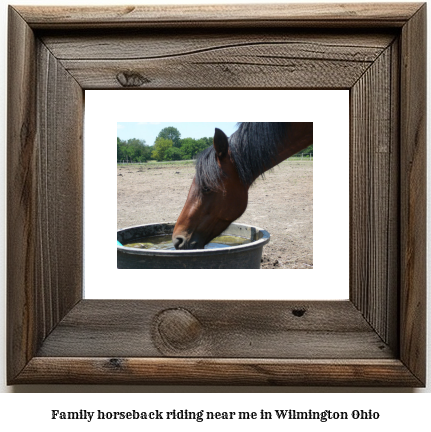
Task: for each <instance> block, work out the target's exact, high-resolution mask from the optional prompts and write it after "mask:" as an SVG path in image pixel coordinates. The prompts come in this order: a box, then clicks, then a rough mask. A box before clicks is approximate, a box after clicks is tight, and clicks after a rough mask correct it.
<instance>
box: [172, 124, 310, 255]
mask: <svg viewBox="0 0 431 432" xmlns="http://www.w3.org/2000/svg"><path fill="white" fill-rule="evenodd" d="M311 144H313V123H240V124H239V128H238V130H237V131H236V132H235V133H234V134H232V135H231V137H230V138H227V136H226V135H225V134H224V133H223V132H222V131H221V130H220V129H216V130H215V134H214V145H213V147H209V148H207V149H206V150H204V151H203V152H202V153H201V154H200V155H199V157H198V160H197V163H196V175H195V177H194V179H193V182H192V185H191V187H190V191H189V194H188V197H187V201H186V203H185V205H184V208H183V210H182V212H181V214H180V216H179V218H178V220H177V223H176V225H175V228H174V232H173V234H172V240H173V243H174V246H175V248H176V249H203V247H204V246H205V245H206V244H207V243H209V242H210V241H211V240H212V239H213V238H214V237H217V236H218V235H219V234H221V233H222V232H223V231H224V230H225V229H226V228H227V227H228V226H229V225H230V224H231V223H232V222H233V221H234V220H236V219H238V218H239V217H240V216H241V215H242V214H243V213H244V211H245V209H246V208H247V201H248V189H249V188H250V186H251V184H252V183H253V182H254V181H255V180H256V178H258V177H259V176H260V175H261V176H263V174H264V172H265V171H268V170H269V169H271V168H273V167H274V166H276V165H277V164H279V163H280V162H282V161H284V160H285V159H287V158H288V157H290V156H292V155H294V154H295V153H298V152H299V151H301V150H303V149H305V148H306V147H308V146H309V145H311Z"/></svg>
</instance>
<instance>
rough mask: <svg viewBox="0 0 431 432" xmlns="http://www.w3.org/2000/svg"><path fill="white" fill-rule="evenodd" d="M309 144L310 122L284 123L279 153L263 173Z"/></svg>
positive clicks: (310, 141)
mask: <svg viewBox="0 0 431 432" xmlns="http://www.w3.org/2000/svg"><path fill="white" fill-rule="evenodd" d="M311 144H313V123H312V122H301V123H299V122H297V123H295V122H292V123H286V133H285V139H284V140H283V142H282V143H281V144H280V149H279V153H278V155H277V156H276V157H275V159H274V160H273V161H272V162H271V164H270V165H269V166H268V167H266V166H265V168H264V172H265V171H268V170H270V169H271V168H274V167H275V166H276V165H278V164H279V163H281V162H283V161H284V160H286V159H288V158H290V157H291V156H293V155H294V154H296V153H298V152H300V151H301V150H304V149H306V148H307V147H308V146H309V145H311ZM257 177H259V176H256V178H257ZM256 178H255V180H256Z"/></svg>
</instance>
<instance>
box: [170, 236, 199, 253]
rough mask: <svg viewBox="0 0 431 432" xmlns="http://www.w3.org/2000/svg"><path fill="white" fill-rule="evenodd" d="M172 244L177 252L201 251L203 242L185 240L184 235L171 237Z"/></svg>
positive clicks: (195, 239)
mask: <svg viewBox="0 0 431 432" xmlns="http://www.w3.org/2000/svg"><path fill="white" fill-rule="evenodd" d="M172 242H173V244H174V246H175V249H177V250H189V249H203V248H204V246H205V242H204V241H202V240H200V239H199V238H193V237H191V238H187V237H185V236H184V235H175V234H174V235H172Z"/></svg>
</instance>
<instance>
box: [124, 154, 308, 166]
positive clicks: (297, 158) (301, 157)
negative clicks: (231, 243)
mask: <svg viewBox="0 0 431 432" xmlns="http://www.w3.org/2000/svg"><path fill="white" fill-rule="evenodd" d="M287 160H289V161H304V162H305V161H312V160H313V153H308V154H303V153H300V154H296V155H293V156H291V157H290V158H288V159H287ZM155 162H156V161H153V160H152V161H151V163H155ZM184 162H193V159H190V160H177V161H162V162H159V163H184ZM147 163H148V161H145V162H136V161H132V160H131V159H123V160H117V165H126V164H134V165H144V164H147Z"/></svg>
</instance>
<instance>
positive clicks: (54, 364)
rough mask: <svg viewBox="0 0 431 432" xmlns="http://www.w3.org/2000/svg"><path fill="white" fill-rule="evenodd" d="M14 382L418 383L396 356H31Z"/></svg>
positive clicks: (328, 384) (271, 384)
mask: <svg viewBox="0 0 431 432" xmlns="http://www.w3.org/2000/svg"><path fill="white" fill-rule="evenodd" d="M17 383H22V384H25V383H33V384H36V383H50V384H56V383H66V384H67V383H69V384H77V383H86V384H100V383H104V384H135V385H136V384H171V385H172V384H174V385H175V384H190V385H267V386H268V385H270V386H273V385H285V386H309V385H314V386H347V387H351V386H352V385H353V384H355V385H357V386H369V387H375V386H378V387H382V386H384V387H392V386H399V387H417V386H420V385H421V383H420V382H419V381H418V380H417V379H416V378H415V377H414V376H412V374H411V373H410V371H409V370H408V368H406V367H405V365H404V364H403V363H402V362H400V361H399V360H338V359H325V360H288V359H268V360H265V359H219V358H214V359H201V358H191V359H190V358H189V359H188V358H163V359H160V358H121V357H120V358H97V357H91V358H80V357H78V358H55V357H51V358H48V359H47V358H40V357H34V358H33V359H32V360H31V362H30V363H29V365H28V367H27V368H26V370H24V371H23V373H22V374H21V375H20V376H19V378H18V380H17Z"/></svg>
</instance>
